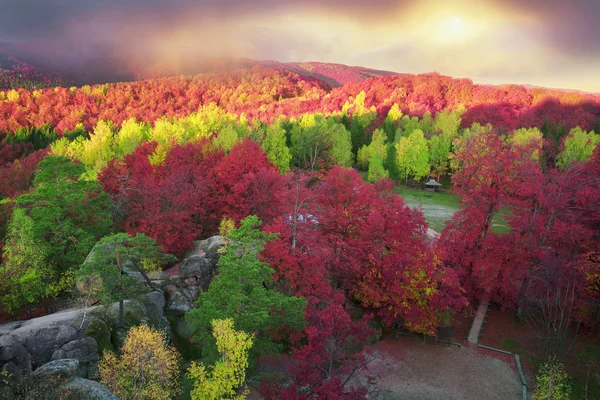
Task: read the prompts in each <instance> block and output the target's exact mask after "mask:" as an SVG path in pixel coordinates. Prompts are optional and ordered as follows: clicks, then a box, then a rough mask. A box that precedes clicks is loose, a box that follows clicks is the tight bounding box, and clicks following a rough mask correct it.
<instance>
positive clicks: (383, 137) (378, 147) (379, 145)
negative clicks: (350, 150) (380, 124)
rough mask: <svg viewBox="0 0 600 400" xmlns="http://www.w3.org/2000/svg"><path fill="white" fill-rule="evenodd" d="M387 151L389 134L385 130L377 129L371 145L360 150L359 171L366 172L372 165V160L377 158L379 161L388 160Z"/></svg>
mask: <svg viewBox="0 0 600 400" xmlns="http://www.w3.org/2000/svg"><path fill="white" fill-rule="evenodd" d="M387 150H388V146H387V134H386V133H385V131H384V130H383V129H375V132H373V139H372V140H371V143H370V144H369V145H364V146H363V147H361V148H360V150H358V156H357V158H358V167H359V169H361V170H363V171H366V170H367V168H369V166H370V164H371V159H372V158H373V157H375V156H377V157H379V160H385V159H386V158H387Z"/></svg>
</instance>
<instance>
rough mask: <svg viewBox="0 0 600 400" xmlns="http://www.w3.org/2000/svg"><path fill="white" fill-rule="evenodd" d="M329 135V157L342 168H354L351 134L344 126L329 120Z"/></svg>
mask: <svg viewBox="0 0 600 400" xmlns="http://www.w3.org/2000/svg"><path fill="white" fill-rule="evenodd" d="M327 135H328V136H329V138H330V141H331V150H330V151H329V155H330V156H331V157H332V158H333V159H334V160H335V162H336V163H338V164H339V165H341V166H344V167H352V164H354V155H353V154H352V138H351V136H350V132H349V131H348V130H347V129H346V127H345V126H344V125H343V124H340V123H337V122H335V121H333V120H329V124H328V128H327Z"/></svg>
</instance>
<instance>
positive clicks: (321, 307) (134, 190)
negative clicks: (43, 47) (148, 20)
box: [0, 63, 600, 399]
mask: <svg viewBox="0 0 600 400" xmlns="http://www.w3.org/2000/svg"><path fill="white" fill-rule="evenodd" d="M12 68H17V69H18V71H19V72H18V74H17V75H18V76H19V79H21V80H23V79H25V80H27V82H29V83H28V84H27V85H23V84H22V82H21V81H15V79H13V78H11V76H12V75H11V76H9V75H8V73H7V74H6V75H5V76H4V75H0V85H2V86H3V87H2V88H0V89H2V90H1V91H0V254H2V256H1V261H2V263H1V266H0V305H1V308H2V309H1V314H0V316H1V317H2V319H3V321H5V322H8V321H12V320H23V319H31V318H34V317H42V316H44V315H47V314H51V313H52V312H55V311H57V310H60V309H67V308H69V309H71V308H75V309H85V310H87V309H88V308H90V309H91V308H93V307H97V306H100V307H106V308H110V307H111V304H112V305H114V304H116V305H115V307H116V308H115V310H117V309H118V311H117V314H116V315H117V316H116V317H115V320H114V321H113V322H112V325H109V330H110V331H111V335H112V336H111V337H112V338H113V339H110V340H109V342H111V341H112V344H110V343H109V344H110V346H108V345H107V346H104V350H105V351H104V353H101V350H102V349H103V347H102V345H101V343H100V340H96V342H98V350H99V351H98V353H99V358H100V359H99V361H98V373H97V374H96V375H95V378H94V379H95V380H98V381H99V382H100V383H101V384H102V385H104V386H105V387H107V388H108V389H110V391H111V392H112V393H114V395H116V396H117V397H118V398H121V399H133V398H143V399H164V398H191V399H233V398H236V399H241V398H246V396H250V397H249V398H265V399H367V398H381V399H383V398H388V397H383V392H385V390H383V389H382V387H381V386H378V385H376V384H373V382H371V381H370V379H367V377H368V376H369V374H370V373H369V372H368V371H369V369H370V365H373V363H372V360H373V359H374V358H375V357H376V353H377V352H378V351H381V348H378V347H376V346H383V345H386V346H393V343H394V342H393V341H391V340H392V339H389V338H391V337H393V336H394V334H395V333H396V332H402V334H403V335H409V336H410V337H411V338H413V339H414V338H417V339H418V340H423V341H425V340H426V339H425V338H433V340H435V339H436V338H438V339H439V340H440V341H442V337H443V336H444V334H443V333H442V332H443V331H444V329H445V328H448V327H454V328H453V329H454V331H455V334H454V337H453V338H452V339H451V340H450V339H448V338H446V341H447V342H448V346H451V345H452V346H454V345H453V344H450V342H459V343H458V346H463V347H464V346H467V347H468V346H469V345H468V344H467V343H466V342H467V341H466V336H467V334H468V331H469V329H470V328H471V324H472V323H474V318H475V319H476V315H477V313H478V310H479V309H480V308H481V305H482V304H486V307H487V305H488V304H489V305H490V306H489V307H491V310H495V311H493V312H492V311H490V312H489V313H491V314H489V318H491V319H490V320H489V322H488V326H487V327H486V328H485V330H483V336H482V337H483V338H484V339H485V337H486V334H488V332H490V331H493V329H494V328H493V327H492V328H490V326H492V325H493V324H494V323H495V322H494V320H493V318H496V317H494V316H495V315H506V316H508V320H509V322H510V323H514V324H515V326H518V327H519V329H523V330H527V332H528V333H527V334H528V335H530V336H532V337H535V338H536V339H535V343H536V346H533V347H527V348H521V349H520V350H515V346H516V345H513V347H512V348H511V343H512V342H510V341H509V340H513V339H507V338H508V336H506V338H505V337H502V338H500V339H502V340H503V341H502V343H503V344H504V345H505V346H504V350H509V351H510V352H511V353H509V354H512V353H515V354H521V358H522V359H526V361H523V362H527V363H529V364H527V365H526V367H525V369H526V373H527V374H529V375H530V377H531V380H532V382H530V383H529V385H530V386H529V387H528V388H526V389H524V390H528V391H529V392H530V394H533V395H534V396H538V394H539V395H540V396H542V397H534V398H536V399H537V398H540V399H541V398H552V399H563V398H573V399H575V398H584V397H583V396H584V394H585V398H590V399H592V398H598V397H593V396H600V355H599V354H600V349H599V348H598V332H599V324H600V158H599V157H600V156H599V153H598V147H599V144H600V96H598V95H592V94H586V93H583V92H577V91H567V90H558V89H557V90H552V89H544V88H532V87H525V86H519V85H497V86H492V85H483V84H474V83H473V81H471V80H470V79H454V78H451V77H448V76H444V75H440V74H437V73H429V74H417V75H410V74H391V73H390V74H385V75H384V74H381V75H379V74H370V75H369V76H364V70H360V69H355V70H353V69H352V68H350V67H345V66H338V65H335V64H331V65H329V64H322V63H298V64H296V65H294V66H290V65H287V64H281V63H277V64H272V65H266V64H262V65H260V64H259V65H256V66H253V67H249V68H242V69H236V70H234V71H227V72H218V71H217V72H210V73H204V74H200V75H185V76H184V75H182V76H172V77H156V78H148V79H141V80H137V81H132V82H117V83H107V84H95V85H83V86H70V84H69V83H68V82H66V81H64V80H61V79H59V78H57V77H55V76H53V75H51V74H50V75H44V74H39V75H38V74H35V73H32V75H25V74H24V72H23V71H25V72H27V71H31V70H29V69H27V65H26V64H14V65H13V66H12ZM5 71H8V69H6V70H5ZM361 74H363V75H361ZM324 77H328V78H327V79H325V78H324ZM15 82H17V83H18V84H17V83H15ZM19 82H20V83H19ZM36 82H37V83H36ZM24 86H25V87H26V88H23V87H24ZM431 181H434V183H436V184H438V183H439V185H438V186H436V189H435V190H436V191H437V192H425V191H423V193H424V196H427V197H424V198H426V199H430V198H437V197H431V196H440V197H441V196H446V197H447V198H457V202H460V203H459V207H458V210H457V211H456V212H455V213H454V214H453V215H452V216H451V218H450V219H449V220H448V221H447V222H445V225H444V227H443V229H442V230H441V231H440V232H435V231H434V230H433V229H431V228H430V227H429V225H428V219H427V218H428V215H426V213H424V210H423V208H420V207H409V206H408V205H407V204H406V201H405V199H404V197H403V196H402V195H401V194H400V193H401V191H402V190H405V189H406V190H414V191H417V190H419V191H422V190H423V188H424V184H425V183H427V182H431ZM438 192H441V193H438ZM446 197H444V198H446ZM494 221H502V224H503V226H505V229H504V230H502V231H501V232H500V231H498V230H497V229H494V226H495V222H494ZM209 238H211V239H210V240H213V239H214V238H219V240H221V241H222V243H223V244H222V245H221V247H220V249H219V250H218V252H217V251H215V252H214V255H215V257H216V259H218V262H216V267H215V270H214V271H213V272H211V274H210V279H209V280H208V281H207V282H206V285H205V286H204V287H203V288H202V289H201V290H200V291H199V292H198V293H196V296H193V297H194V298H193V304H192V305H191V306H190V307H187V308H185V309H184V312H181V313H180V314H179V315H178V316H177V321H179V322H173V321H175V320H171V321H170V322H171V325H172V326H173V327H174V326H175V324H176V323H185V324H186V329H187V330H188V331H189V332H190V333H189V334H188V335H187V336H186V337H185V339H181V338H179V339H178V338H177V336H178V334H177V333H174V332H175V331H176V330H175V328H170V330H169V329H165V327H164V326H162V327H161V326H159V324H153V323H151V322H148V321H145V320H144V321H143V323H140V322H139V321H138V322H136V323H132V322H131V321H129V320H128V308H127V307H130V305H128V304H132V303H131V302H133V301H134V300H135V299H138V298H140V296H141V297H143V296H148V295H149V293H150V294H152V293H156V292H157V291H160V293H163V292H164V293H166V299H167V302H169V301H171V302H172V301H174V300H173V298H175V294H174V293H179V291H182V290H183V289H180V288H179V287H177V290H175V289H173V288H175V286H177V285H173V284H172V283H170V281H169V279H171V278H169V277H170V276H173V274H179V273H182V274H183V271H184V270H186V268H187V267H186V268H184V266H187V265H189V260H190V255H189V254H190V251H192V252H193V251H194V249H195V246H197V245H196V244H197V243H198V241H206V240H209ZM206 252H207V257H208V255H209V254H212V253H210V252H209V251H208V250H206ZM205 260H208V258H206V259H205ZM203 262H204V261H203ZM207 262H208V261H207ZM129 264H131V265H133V266H131V267H126V265H129ZM202 265H204V264H202ZM127 268H129V270H128V269H127ZM131 269H133V270H134V272H133V273H132V272H131ZM127 271H129V272H127ZM173 271H176V272H173ZM177 271H179V272H177ZM198 276H199V275H198ZM137 278H139V279H137ZM198 279H199V278H198ZM169 285H171V286H169ZM174 290H175V291H174ZM184 292H185V291H184ZM185 293H187V292H185ZM169 296H170V297H169ZM128 302H129V303H128ZM82 304H83V305H82ZM86 312H87V311H86ZM90 313H91V311H90ZM494 313H496V314H494ZM83 315H84V321H82V322H81V326H84V323H85V315H87V314H85V313H84V314H83ZM90 315H91V314H90ZM484 315H485V314H484ZM88 318H92V317H88ZM94 318H95V317H94ZM498 318H500V317H498ZM460 321H462V323H463V324H464V323H466V324H467V328H465V330H464V332H463V333H458V332H459V331H460ZM465 321H467V322H465ZM90 326H92V325H90ZM89 329H90V330H91V329H92V328H89ZM167 331H168V333H165V332H167ZM119 332H120V333H119ZM461 332H462V331H461ZM90 335H91V334H90ZM119 335H120V336H119ZM460 335H463V337H459V336H460ZM114 338H120V339H118V340H116V339H114ZM168 338H171V339H168ZM484 339H481V340H484ZM500 339H498V343H495V342H494V343H492V344H493V345H494V346H493V347H499V346H500ZM0 340H2V337H1V336H0ZM81 340H83V339H81ZM513 342H514V340H513ZM390 343H392V344H390ZM415 343H416V341H415ZM65 346H66V345H65ZM65 346H63V348H62V350H60V351H69V350H68V348H67V349H66V350H65ZM119 346H121V348H120V349H119V348H118V347H119ZM427 346H434V344H427ZM438 346H439V345H438ZM474 346H475V345H474ZM475 347H476V346H475ZM107 348H111V349H112V351H110V350H106V349H107ZM143 348H147V349H151V350H152V351H151V353H152V354H151V356H152V357H154V358H152V360H153V361H152V362H146V364H144V362H143V360H140V357H137V356H139V352H140V351H142V350H141V349H143ZM376 349H378V350H376ZM457 351H458V350H457ZM519 351H520V352H521V353H519ZM0 354H3V353H2V351H0ZM54 354H56V353H54ZM486 354H487V353H486ZM582 354H583V355H582ZM52 358H53V360H54V359H56V357H55V356H54V355H53V356H52ZM62 358H70V357H62ZM59 359H60V357H59ZM2 360H4V359H3V358H0V365H2ZM80 361H81V360H80ZM53 362H54V361H53ZM432 362H433V361H432ZM510 362H511V363H512V364H511V365H513V364H514V359H512V361H510ZM36 363H37V362H36V361H34V362H33V365H34V367H35V365H38V364H39V365H43V363H42V362H39V363H37V364H36ZM128 363H129V364H128ZM140 363H141V364H140ZM273 363H276V364H277V363H278V364H277V365H279V367H277V368H275V369H274V372H273V371H270V370H269V371H270V372H268V373H265V370H268V368H267V366H268V365H272V364H273ZM15 364H16V363H15ZM152 364H154V366H153V365H152ZM6 365H8V364H6ZM157 365H158V366H160V368H159V369H158V370H157V369H156V368H158V367H157ZM184 365H185V367H184ZM582 365H586V366H588V365H589V368H587V367H585V368H584V367H582ZM153 368H154V369H153ZM520 368H521V365H520V364H519V371H520ZM34 369H35V368H34ZM134 370H136V371H147V373H146V375H144V374H142V375H143V376H144V380H143V384H140V382H139V379H138V378H139V377H136V376H133V375H135V373H134V372H133V371H134ZM2 371H8V372H9V373H10V374H12V375H17V374H16V372H15V371H13V370H11V369H10V368H8V367H7V368H5V369H3V370H2ZM119 371H120V372H119ZM10 374H8V375H10ZM130 375H132V376H130ZM2 376H3V375H0V377H2ZM148 376H151V377H150V378H148ZM515 376H517V377H518V374H517V373H516V372H515ZM123 377H126V378H123ZM3 379H4V378H2V379H0V385H1V384H4V383H5V381H6V382H8V380H7V379H8V377H7V378H6V379H4V380H3ZM536 379H537V380H536ZM549 381H551V382H554V383H552V384H551V385H554V386H553V387H552V390H553V391H555V392H556V393H559V394H558V395H557V396H558V397H544V396H545V394H544V393H546V392H544V391H543V390H542V389H539V388H538V389H536V387H541V388H543V387H545V386H544V385H546V384H548V383H547V382H549ZM3 382H4V383H3ZM26 382H29V381H27V380H26ZM536 382H537V383H536ZM556 382H562V383H560V384H559V383H556ZM30 384H31V385H33V383H30ZM10 385H13V387H17V386H18V385H16V384H12V383H11V384H10ZM10 385H9V386H10ZM19 385H21V386H20V387H21V389H19V390H20V391H15V392H13V394H14V395H15V396H25V397H21V398H27V397H26V395H25V394H24V393H25V392H26V391H23V390H22V388H23V387H27V384H23V383H22V382H21V383H19ZM23 385H24V386H23ZM536 385H537V386H536ZM548 385H550V384H548ZM30 390H33V389H30ZM520 390H521V384H520V381H519V383H518V387H517V393H520ZM536 390H537V391H536ZM561 390H562V391H563V392H560V391H561ZM392 391H393V390H392ZM553 393H554V392H553ZM561 393H562V394H561ZM565 393H567V394H565ZM569 393H570V394H569ZM395 394H396V395H398V394H399V393H398V392H395ZM63 395H64V393H63ZM178 396H181V397H178ZM185 396H187V397H185ZM252 396H255V397H252ZM256 396H259V397H256ZM374 396H375V397H374ZM376 396H379V397H376ZM519 396H520V395H519ZM561 396H562V397H561ZM568 396H571V397H568ZM579 396H581V397H579ZM29 398H34V397H29ZM60 398H64V397H60ZM107 398H108V397H107ZM389 398H404V397H401V396H400V397H389ZM411 398H412V397H411ZM415 398H416V397H415ZM497 398H499V399H500V398H511V397H502V395H501V394H500V395H499V397H497ZM519 398H520V397H519Z"/></svg>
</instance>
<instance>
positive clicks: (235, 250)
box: [186, 216, 306, 360]
mask: <svg viewBox="0 0 600 400" xmlns="http://www.w3.org/2000/svg"><path fill="white" fill-rule="evenodd" d="M259 225H260V221H259V220H258V218H257V217H255V216H249V217H247V218H245V219H244V220H243V221H242V222H241V225H240V227H239V228H237V229H233V230H232V231H231V235H230V239H231V240H232V244H231V245H230V246H228V247H227V251H226V253H225V254H224V255H222V256H221V258H220V259H219V274H218V275H217V276H216V277H215V278H214V279H213V281H212V282H211V284H210V287H209V288H208V291H206V292H204V293H202V294H201V295H200V297H199V298H198V301H197V302H196V309H194V310H192V311H190V312H189V313H188V314H187V315H186V319H187V321H188V322H189V323H190V325H191V326H192V327H193V328H194V329H198V330H200V331H201V333H200V334H199V336H198V337H197V338H198V339H200V340H202V341H203V343H205V344H206V347H205V349H206V351H207V353H208V354H207V355H208V356H209V359H211V360H214V359H216V357H217V349H216V347H215V343H214V340H212V338H211V337H210V335H209V334H208V328H209V327H210V323H211V321H213V320H215V319H227V318H232V319H233V321H234V323H235V327H236V329H240V330H243V331H245V332H253V333H254V334H255V335H256V340H255V345H254V347H253V348H252V351H251V360H256V358H257V356H258V355H260V354H276V353H279V352H281V350H282V346H281V345H280V344H278V343H277V342H276V341H275V339H274V338H273V335H274V333H275V332H277V331H278V330H280V329H281V327H283V326H288V327H289V328H290V329H291V330H292V331H298V330H300V329H302V328H303V326H304V315H303V310H304V307H305V305H306V302H305V301H304V299H302V298H297V297H289V296H285V295H283V294H281V293H278V292H276V291H275V290H273V289H272V286H273V274H274V271H273V269H272V268H271V267H270V266H269V264H267V263H264V262H262V261H260V260H259V258H258V254H259V253H260V252H261V251H262V250H263V248H264V245H265V243H266V242H267V241H270V240H274V239H275V237H276V235H274V234H266V233H264V232H262V231H260V230H259V229H258V226H259Z"/></svg>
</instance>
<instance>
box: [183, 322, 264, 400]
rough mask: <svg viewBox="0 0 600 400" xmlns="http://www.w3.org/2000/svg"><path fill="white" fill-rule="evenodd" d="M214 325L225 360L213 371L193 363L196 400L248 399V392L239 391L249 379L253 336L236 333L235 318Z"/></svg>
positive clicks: (191, 373)
mask: <svg viewBox="0 0 600 400" xmlns="http://www.w3.org/2000/svg"><path fill="white" fill-rule="evenodd" d="M212 325H213V336H214V337H215V339H216V341H217V348H218V349H219V354H220V355H221V360H220V361H217V362H216V363H215V365H213V366H211V367H209V368H206V367H205V366H204V365H203V364H196V363H192V366H191V367H190V369H189V370H188V372H189V374H190V377H191V378H192V380H194V382H195V383H194V389H193V390H192V393H191V396H192V400H220V399H235V400H242V399H245V398H246V396H247V394H248V391H247V390H241V391H239V390H238V388H240V387H241V386H242V385H243V383H244V381H245V380H246V369H247V368H248V351H249V350H250V348H251V347H252V342H253V336H252V335H249V334H247V333H246V332H244V331H236V330H234V329H233V320H232V319H217V320H213V321H212Z"/></svg>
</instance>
